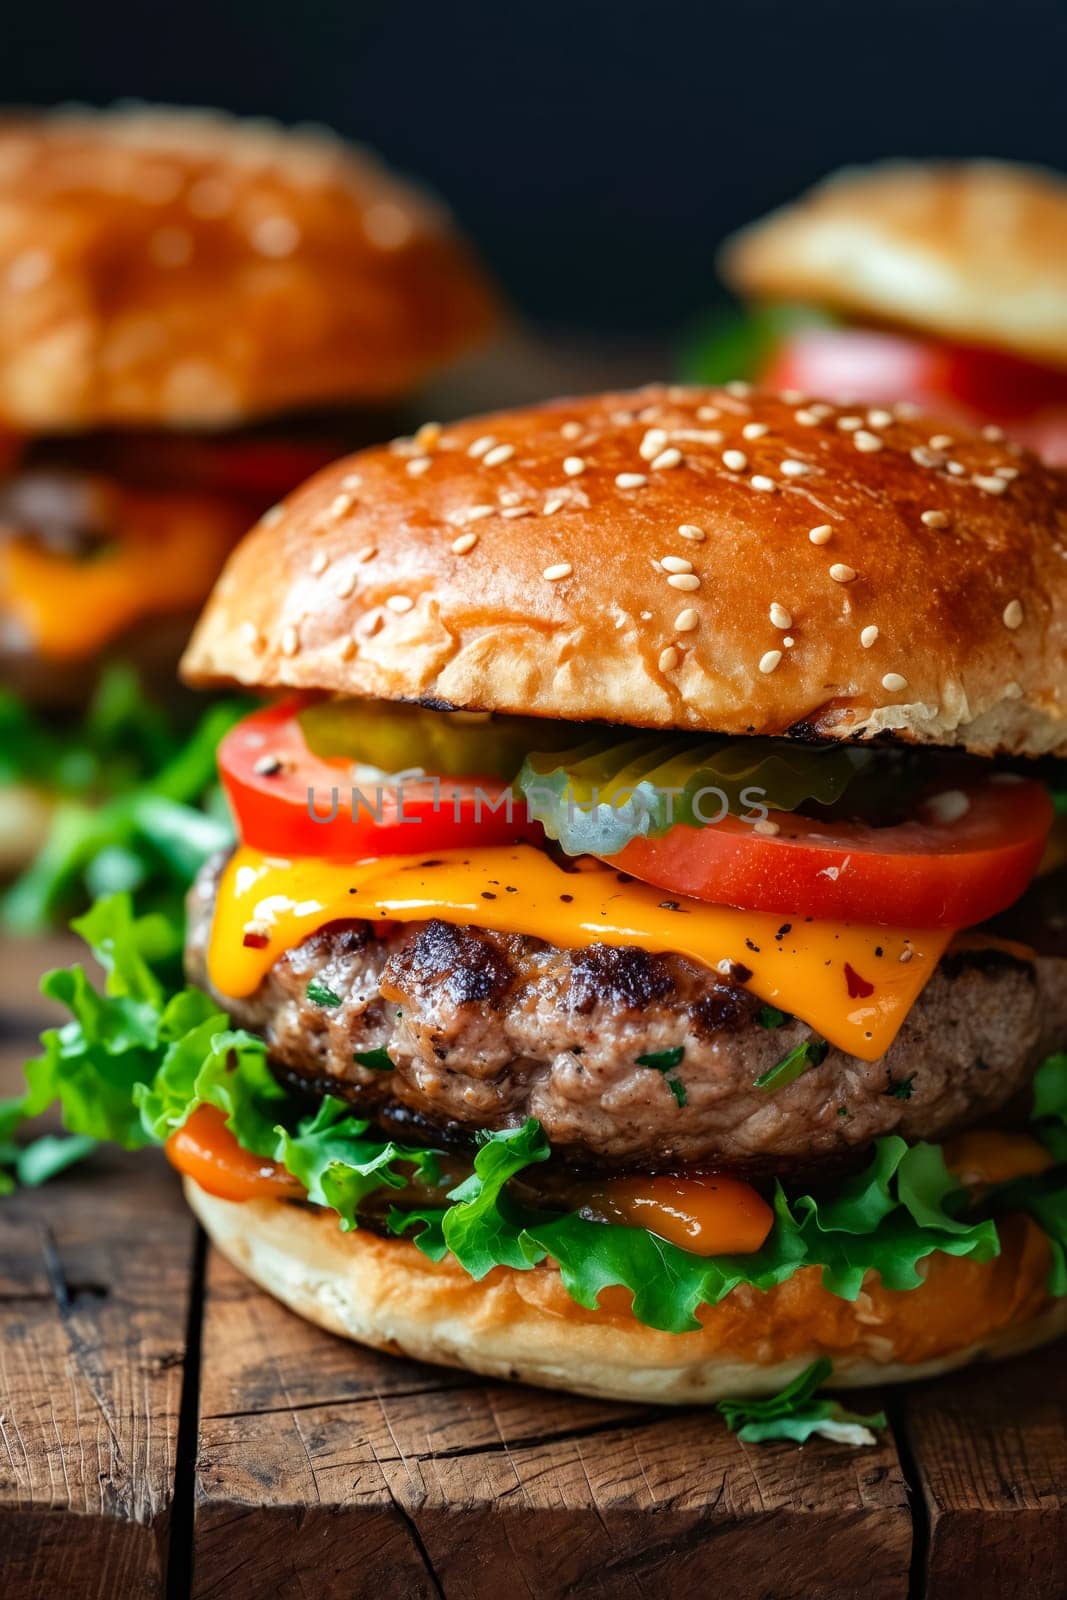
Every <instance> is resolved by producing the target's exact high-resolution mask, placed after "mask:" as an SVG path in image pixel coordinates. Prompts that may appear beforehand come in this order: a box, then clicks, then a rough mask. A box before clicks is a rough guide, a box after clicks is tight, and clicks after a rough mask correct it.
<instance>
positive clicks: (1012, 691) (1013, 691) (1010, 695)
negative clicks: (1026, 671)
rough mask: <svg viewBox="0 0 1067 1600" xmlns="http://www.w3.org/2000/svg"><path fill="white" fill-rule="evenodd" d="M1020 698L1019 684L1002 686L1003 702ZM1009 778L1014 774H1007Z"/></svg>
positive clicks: (1020, 689) (1020, 687)
mask: <svg viewBox="0 0 1067 1600" xmlns="http://www.w3.org/2000/svg"><path fill="white" fill-rule="evenodd" d="M1022 697H1023V691H1022V685H1021V684H1019V683H1014V682H1012V683H1006V684H1005V685H1004V698H1005V700H1021V699H1022ZM1009 776H1014V774H1009ZM993 781H994V782H996V779H995V778H994V780H993Z"/></svg>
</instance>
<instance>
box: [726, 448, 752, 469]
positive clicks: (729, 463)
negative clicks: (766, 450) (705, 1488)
mask: <svg viewBox="0 0 1067 1600" xmlns="http://www.w3.org/2000/svg"><path fill="white" fill-rule="evenodd" d="M722 464H723V466H724V467H725V468H726V469H727V471H728V472H744V470H745V468H746V467H747V466H748V457H747V456H746V454H745V452H744V451H743V450H724V451H723V453H722Z"/></svg>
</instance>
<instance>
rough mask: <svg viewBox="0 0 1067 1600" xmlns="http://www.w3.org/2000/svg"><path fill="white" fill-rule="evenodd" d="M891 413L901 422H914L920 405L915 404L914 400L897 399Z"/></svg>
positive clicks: (918, 413)
mask: <svg viewBox="0 0 1067 1600" xmlns="http://www.w3.org/2000/svg"><path fill="white" fill-rule="evenodd" d="M893 415H894V416H895V417H897V418H899V420H900V421H901V422H914V421H915V418H916V417H917V416H919V415H920V407H919V406H917V405H916V404H915V401H914V400H898V401H897V403H896V405H895V406H894V407H893Z"/></svg>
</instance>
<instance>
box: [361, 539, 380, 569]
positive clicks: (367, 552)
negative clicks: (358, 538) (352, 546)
mask: <svg viewBox="0 0 1067 1600" xmlns="http://www.w3.org/2000/svg"><path fill="white" fill-rule="evenodd" d="M377 554H378V546H377V545H376V544H365V545H364V546H363V549H362V550H360V551H359V552H358V553H357V555H356V560H357V561H358V562H359V564H360V566H361V567H362V566H365V565H366V563H367V562H368V561H373V560H374V558H375V556H376V555H377Z"/></svg>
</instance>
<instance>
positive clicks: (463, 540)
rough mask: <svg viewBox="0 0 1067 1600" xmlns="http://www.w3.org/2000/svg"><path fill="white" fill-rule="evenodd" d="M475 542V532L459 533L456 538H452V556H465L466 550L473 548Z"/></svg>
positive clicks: (476, 539) (476, 536) (476, 541)
mask: <svg viewBox="0 0 1067 1600" xmlns="http://www.w3.org/2000/svg"><path fill="white" fill-rule="evenodd" d="M477 543H478V535H477V534H476V533H461V534H460V536H459V538H458V539H453V540H452V554H453V555H454V556H465V555H466V554H467V551H468V550H473V549H474V546H475V545H476V544H477Z"/></svg>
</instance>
